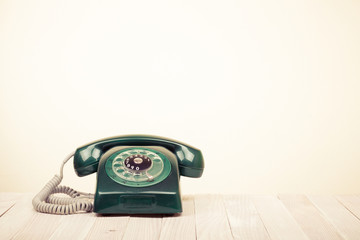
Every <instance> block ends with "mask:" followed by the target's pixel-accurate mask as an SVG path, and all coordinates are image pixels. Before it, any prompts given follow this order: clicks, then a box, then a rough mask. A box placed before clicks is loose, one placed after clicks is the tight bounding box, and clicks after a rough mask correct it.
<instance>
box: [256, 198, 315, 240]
mask: <svg viewBox="0 0 360 240" xmlns="http://www.w3.org/2000/svg"><path fill="white" fill-rule="evenodd" d="M251 200H252V201H253V203H254V205H255V207H256V209H257V211H258V213H259V215H260V217H261V219H262V220H263V222H264V225H265V227H266V230H267V231H268V233H269V235H270V237H271V239H272V240H281V239H283V240H288V239H291V240H308V239H309V238H308V237H307V236H306V235H305V233H304V232H303V231H302V229H301V228H300V226H299V225H298V224H297V222H296V221H295V219H294V218H293V217H292V216H291V215H290V213H289V212H288V211H287V209H286V208H285V206H284V205H283V204H282V202H281V201H280V200H279V199H278V198H277V197H276V196H252V197H251Z"/></svg>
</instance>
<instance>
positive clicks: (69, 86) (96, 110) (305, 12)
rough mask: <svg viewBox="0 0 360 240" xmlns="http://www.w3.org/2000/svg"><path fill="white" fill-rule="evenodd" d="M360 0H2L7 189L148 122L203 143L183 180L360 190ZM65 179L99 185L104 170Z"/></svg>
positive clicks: (235, 189)
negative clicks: (197, 168) (197, 175)
mask: <svg viewBox="0 0 360 240" xmlns="http://www.w3.org/2000/svg"><path fill="white" fill-rule="evenodd" d="M359 12H360V2H359V1H340V0H336V1H325V0H315V1H312V0H306V1H280V0H276V1H261V0H255V1H230V0H225V1H224V0H222V1H200V0H195V1H193V0H191V1H158V0H154V1H76V2H74V1H36V0H35V1H20V0H18V1H17V0H15V1H10V0H8V1H4V0H1V1H0V161H1V168H0V178H1V181H0V191H19V192H29V191H31V192H35V191H38V190H39V189H40V188H41V187H42V186H43V185H44V184H45V183H46V181H47V180H48V179H50V178H51V177H52V176H53V175H54V174H55V173H57V172H58V168H59V166H60V163H61V161H62V159H63V157H65V156H66V155H67V154H68V153H69V152H71V151H73V150H75V149H76V147H78V146H80V145H82V144H84V143H87V142H89V141H93V140H96V139H98V138H103V137H108V136H113V135H121V134H129V133H146V134H155V135H163V136H167V137H170V138H174V139H178V140H181V141H184V142H187V143H189V144H191V145H194V146H196V147H198V148H200V149H201V150H202V151H203V154H204V157H205V161H206V170H205V173H204V176H203V178H201V179H188V178H182V179H181V185H182V192H183V193H195V192H202V193H203V192H210V193H273V192H280V193H293V192H301V193H358V192H359V186H360V175H359V170H360V94H359V90H360V44H359V43H360V14H359ZM64 184H66V185H70V186H73V187H75V188H79V189H80V190H84V191H93V190H94V186H95V175H93V176H91V177H85V178H78V177H77V176H76V175H75V173H74V172H73V169H72V166H71V164H68V165H67V166H66V168H65V180H64Z"/></svg>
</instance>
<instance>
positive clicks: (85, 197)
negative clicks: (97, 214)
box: [32, 152, 94, 215]
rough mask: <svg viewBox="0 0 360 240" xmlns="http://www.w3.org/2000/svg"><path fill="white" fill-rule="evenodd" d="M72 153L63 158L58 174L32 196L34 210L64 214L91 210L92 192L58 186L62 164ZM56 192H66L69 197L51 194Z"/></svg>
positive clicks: (61, 176) (61, 175) (61, 174)
mask: <svg viewBox="0 0 360 240" xmlns="http://www.w3.org/2000/svg"><path fill="white" fill-rule="evenodd" d="M74 154H75V152H72V153H71V154H69V155H68V156H67V157H66V158H65V159H64V161H63V162H62V165H61V168H60V175H57V174H56V175H55V176H54V177H53V178H52V179H51V180H50V181H49V182H48V183H47V184H46V185H45V187H44V188H43V189H42V190H41V191H40V192H39V193H38V194H37V195H36V196H35V197H34V198H33V200H32V204H33V206H34V208H35V210H36V211H38V212H43V213H51V214H60V215H65V214H73V213H77V212H84V211H86V212H91V211H92V210H93V206H94V203H93V202H94V201H93V199H94V195H93V194H91V193H83V192H78V191H76V190H74V189H72V188H70V187H67V186H59V184H60V182H61V180H62V179H63V169H64V165H65V163H66V162H67V161H69V159H70V158H72V157H73V156H74ZM56 193H64V194H67V195H69V196H70V198H69V197H57V196H53V194H56Z"/></svg>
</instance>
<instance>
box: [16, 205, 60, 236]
mask: <svg viewBox="0 0 360 240" xmlns="http://www.w3.org/2000/svg"><path fill="white" fill-rule="evenodd" d="M64 217H65V216H61V215H54V214H45V213H39V212H36V213H35V214H34V215H33V216H32V217H31V218H30V219H29V221H28V223H27V224H26V225H25V226H24V227H23V228H21V229H20V231H19V232H17V233H16V235H15V236H14V238H13V239H17V240H20V239H34V240H35V239H37V240H41V239H49V238H50V236H51V235H52V234H53V233H54V232H55V230H56V228H57V227H58V226H59V225H60V222H61V221H62V219H63V218H64Z"/></svg>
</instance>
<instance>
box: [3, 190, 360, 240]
mask: <svg viewBox="0 0 360 240" xmlns="http://www.w3.org/2000/svg"><path fill="white" fill-rule="evenodd" d="M32 197H33V195H32V194H19V193H1V194H0V216H1V217H0V239H37V240H39V239H186V240H190V239H217V240H219V239H244V240H246V239H273V240H275V239H284V240H298V239H325V240H334V239H349V240H359V239H360V220H359V218H360V196H357V195H345V196H314V195H310V196H305V195H277V196H276V195H270V196H269V195H266V196H262V195H261V196H257V195H251V196H250V195H196V196H183V208H184V212H183V213H182V214H179V215H175V216H161V215H160V216H101V215H96V214H94V213H82V214H75V215H67V216H59V215H49V214H42V213H38V212H35V211H34V210H33V209H32V205H31V199H32Z"/></svg>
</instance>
